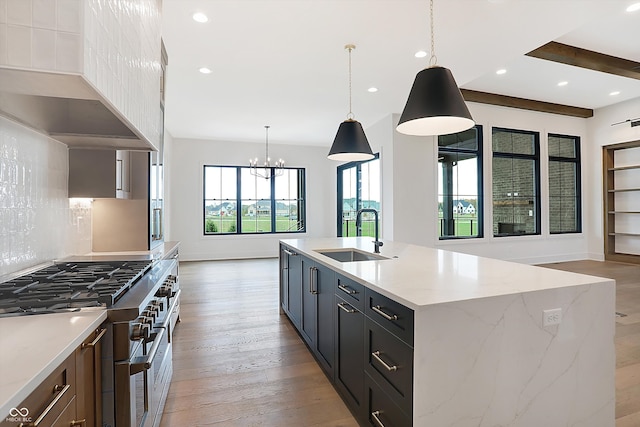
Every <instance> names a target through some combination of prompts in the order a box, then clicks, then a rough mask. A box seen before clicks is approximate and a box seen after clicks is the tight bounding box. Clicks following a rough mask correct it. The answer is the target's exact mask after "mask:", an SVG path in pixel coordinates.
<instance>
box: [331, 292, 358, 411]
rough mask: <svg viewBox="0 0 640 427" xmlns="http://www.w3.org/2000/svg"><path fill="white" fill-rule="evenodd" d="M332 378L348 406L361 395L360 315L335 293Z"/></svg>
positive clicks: (354, 402) (356, 403)
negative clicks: (334, 345)
mask: <svg viewBox="0 0 640 427" xmlns="http://www.w3.org/2000/svg"><path fill="white" fill-rule="evenodd" d="M334 310H335V313H336V314H335V319H336V326H335V328H336V329H335V330H336V353H335V354H336V365H335V369H336V371H335V381H336V385H337V386H338V389H339V390H340V391H341V392H342V394H343V397H344V398H345V400H346V401H347V402H348V403H349V404H350V405H351V407H352V408H356V409H358V408H362V407H363V405H362V403H363V397H364V345H365V344H364V314H362V312H360V311H358V310H356V308H355V307H353V306H352V305H350V304H349V303H347V302H346V301H344V300H343V299H341V298H340V297H337V296H336V307H335V309H334Z"/></svg>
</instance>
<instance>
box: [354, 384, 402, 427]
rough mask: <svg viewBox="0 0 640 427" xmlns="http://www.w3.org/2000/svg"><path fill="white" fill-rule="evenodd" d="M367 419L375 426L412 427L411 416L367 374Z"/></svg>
mask: <svg viewBox="0 0 640 427" xmlns="http://www.w3.org/2000/svg"><path fill="white" fill-rule="evenodd" d="M365 383H366V392H367V420H368V421H369V424H371V425H372V426H375V427H410V426H411V425H412V420H411V416H410V415H408V414H406V413H405V412H403V411H402V409H400V408H399V407H398V405H396V404H395V403H394V402H393V400H392V399H390V398H389V396H387V394H386V393H385V392H384V391H383V390H382V389H381V388H380V387H379V386H378V384H377V383H376V382H375V381H373V380H372V379H371V377H369V376H368V375H367V376H366V380H365Z"/></svg>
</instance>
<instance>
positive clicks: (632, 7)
mask: <svg viewBox="0 0 640 427" xmlns="http://www.w3.org/2000/svg"><path fill="white" fill-rule="evenodd" d="M638 10H640V3H634V4H632V5H630V6H629V7H628V8H627V12H637V11H638Z"/></svg>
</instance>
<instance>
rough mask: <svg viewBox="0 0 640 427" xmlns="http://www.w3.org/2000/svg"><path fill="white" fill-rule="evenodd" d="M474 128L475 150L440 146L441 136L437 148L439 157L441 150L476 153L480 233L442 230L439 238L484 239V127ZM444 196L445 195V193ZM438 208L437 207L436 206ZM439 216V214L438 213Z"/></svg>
mask: <svg viewBox="0 0 640 427" xmlns="http://www.w3.org/2000/svg"><path fill="white" fill-rule="evenodd" d="M474 128H475V129H476V141H477V147H476V149H475V150H470V149H464V148H462V149H461V148H448V147H446V146H443V147H440V136H438V140H437V142H436V144H437V149H438V154H437V155H438V158H439V157H440V152H441V151H443V152H446V153H453V154H457V153H467V154H475V155H476V162H477V165H476V174H477V177H476V179H477V184H478V188H477V192H478V200H477V206H476V212H477V214H478V234H477V235H475V236H449V235H447V236H444V235H440V231H438V232H437V234H438V240H439V241H440V240H443V241H446V240H465V239H482V238H484V168H483V163H484V161H483V152H484V146H483V127H482V125H478V124H477V125H475V126H474ZM439 196H440V188H439V186H438V190H437V192H436V198H439ZM443 196H444V195H443ZM439 204H440V201H439V200H437V205H439ZM436 209H437V208H436ZM438 217H439V215H438ZM438 227H440V223H439V221H438Z"/></svg>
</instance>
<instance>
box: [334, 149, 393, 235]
mask: <svg viewBox="0 0 640 427" xmlns="http://www.w3.org/2000/svg"><path fill="white" fill-rule="evenodd" d="M337 181H338V209H337V210H338V214H337V228H338V232H337V235H338V237H352V236H356V232H357V230H356V215H357V213H358V210H360V209H363V208H372V209H375V210H377V211H378V214H379V215H378V229H379V230H380V232H381V230H382V219H381V218H382V212H381V210H380V209H381V204H380V203H381V196H380V195H381V191H380V188H381V181H380V158H379V155H378V154H376V156H375V158H373V159H371V160H367V161H365V162H350V163H347V164H344V165H341V166H338V180H337ZM361 219H362V228H361V235H362V236H371V237H373V236H375V216H374V215H373V214H370V213H368V212H365V213H363V214H362V218H361Z"/></svg>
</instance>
